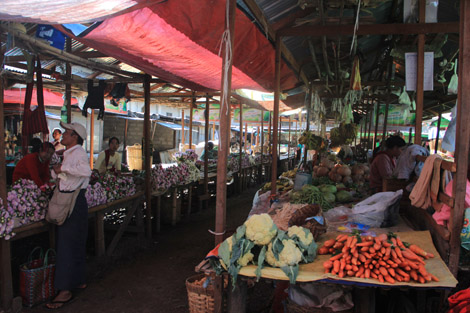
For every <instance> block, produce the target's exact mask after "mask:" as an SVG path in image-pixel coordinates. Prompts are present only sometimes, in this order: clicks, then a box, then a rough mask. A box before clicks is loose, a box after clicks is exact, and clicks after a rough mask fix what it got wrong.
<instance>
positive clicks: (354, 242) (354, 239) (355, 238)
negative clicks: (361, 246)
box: [349, 236, 357, 249]
mask: <svg viewBox="0 0 470 313" xmlns="http://www.w3.org/2000/svg"><path fill="white" fill-rule="evenodd" d="M356 244H357V237H356V236H354V237H353V239H352V240H351V243H350V244H349V247H350V248H351V249H353V248H354V247H355V246H356Z"/></svg>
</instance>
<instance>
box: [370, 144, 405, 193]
mask: <svg viewBox="0 0 470 313" xmlns="http://www.w3.org/2000/svg"><path fill="white" fill-rule="evenodd" d="M405 146H406V142H405V140H403V138H401V137H400V136H390V137H389V138H388V139H387V140H386V141H385V150H384V151H381V152H378V153H377V154H376V156H375V157H374V158H373V159H372V163H371V166H370V188H371V191H372V192H374V193H376V192H381V191H382V180H383V179H384V178H387V177H391V176H392V173H393V169H394V168H395V159H396V158H397V157H399V156H400V154H401V152H402V150H403V149H404V147H405Z"/></svg>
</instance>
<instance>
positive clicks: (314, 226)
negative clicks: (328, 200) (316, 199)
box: [289, 204, 327, 240]
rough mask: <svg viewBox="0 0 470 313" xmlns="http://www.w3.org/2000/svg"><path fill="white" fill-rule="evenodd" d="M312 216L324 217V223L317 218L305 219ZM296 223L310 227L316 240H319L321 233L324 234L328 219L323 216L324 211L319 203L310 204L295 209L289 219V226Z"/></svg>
mask: <svg viewBox="0 0 470 313" xmlns="http://www.w3.org/2000/svg"><path fill="white" fill-rule="evenodd" d="M312 216H318V217H320V218H321V219H323V225H322V224H320V223H319V222H318V221H317V220H315V219H310V220H308V221H305V219H306V218H308V217H312ZM294 225H296V226H302V227H305V228H307V229H309V230H310V232H311V233H312V235H313V238H314V239H315V240H317V238H318V237H319V236H320V235H322V234H324V233H325V232H326V228H327V226H326V220H325V218H324V217H323V211H322V209H321V207H320V206H319V205H317V204H309V205H306V206H303V207H301V208H300V209H298V210H297V211H295V212H294V214H292V216H291V218H290V220H289V227H290V226H294Z"/></svg>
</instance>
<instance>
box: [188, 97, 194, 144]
mask: <svg viewBox="0 0 470 313" xmlns="http://www.w3.org/2000/svg"><path fill="white" fill-rule="evenodd" d="M193 93H194V91H193ZM195 104H196V98H193V99H192V101H191V110H190V111H189V149H192V146H193V110H194V106H195Z"/></svg>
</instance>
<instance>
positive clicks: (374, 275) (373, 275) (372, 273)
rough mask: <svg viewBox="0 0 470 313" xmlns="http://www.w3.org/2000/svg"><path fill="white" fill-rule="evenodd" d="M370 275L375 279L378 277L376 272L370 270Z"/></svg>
mask: <svg viewBox="0 0 470 313" xmlns="http://www.w3.org/2000/svg"><path fill="white" fill-rule="evenodd" d="M370 276H371V277H372V278H375V279H378V278H379V277H378V276H377V274H375V273H374V272H370Z"/></svg>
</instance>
